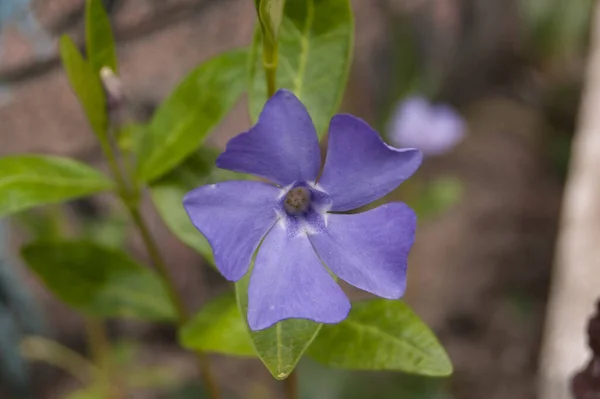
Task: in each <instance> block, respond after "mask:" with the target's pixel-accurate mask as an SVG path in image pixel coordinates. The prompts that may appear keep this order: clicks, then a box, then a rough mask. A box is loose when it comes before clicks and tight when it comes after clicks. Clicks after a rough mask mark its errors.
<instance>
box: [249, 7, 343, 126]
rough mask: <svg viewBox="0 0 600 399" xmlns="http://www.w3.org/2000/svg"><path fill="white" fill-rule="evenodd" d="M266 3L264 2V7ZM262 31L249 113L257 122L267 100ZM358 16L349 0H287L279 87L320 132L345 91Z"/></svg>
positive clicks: (252, 63) (281, 34) (252, 73)
mask: <svg viewBox="0 0 600 399" xmlns="http://www.w3.org/2000/svg"><path fill="white" fill-rule="evenodd" d="M259 8H262V2H261V6H260V7H259ZM262 40H263V39H262V36H261V35H260V34H256V35H255V38H254V43H253V46H252V53H251V56H250V61H249V62H250V87H249V88H248V95H249V106H250V115H251V116H252V119H253V120H254V121H255V120H256V119H257V118H258V115H259V113H260V111H261V110H262V108H263V105H264V103H265V101H266V100H267V88H266V82H265V74H264V71H263V69H262V68H263V64H262V51H263V45H262ZM353 40H354V20H353V16H352V11H351V9H350V4H349V1H348V0H319V1H316V0H307V1H287V2H285V7H284V15H283V20H282V23H281V26H280V28H279V40H278V47H279V57H278V58H279V67H278V69H277V86H278V88H286V89H289V90H291V91H293V92H294V93H295V94H296V96H298V98H299V99H300V100H301V101H302V102H303V103H304V105H306V107H307V108H308V111H309V113H310V115H311V117H312V119H313V121H314V123H315V126H316V128H317V133H318V134H319V135H320V136H321V135H322V134H324V133H325V131H326V130H327V126H328V124H329V120H330V119H331V117H332V116H333V115H334V114H335V113H336V111H337V109H338V107H339V104H340V102H341V99H342V95H343V93H344V88H345V85H346V80H347V78H348V70H349V68H350V62H351V57H352V46H353Z"/></svg>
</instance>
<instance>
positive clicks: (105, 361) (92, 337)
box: [85, 317, 120, 399]
mask: <svg viewBox="0 0 600 399" xmlns="http://www.w3.org/2000/svg"><path fill="white" fill-rule="evenodd" d="M85 329H86V332H87V336H88V345H89V350H90V355H91V357H92V359H93V361H94V364H95V366H96V368H97V370H98V372H97V376H96V382H97V383H98V384H99V386H100V388H101V390H102V392H104V393H105V394H106V397H107V398H111V399H117V398H120V395H119V393H118V392H117V391H116V390H115V389H114V387H113V383H112V381H113V378H112V373H111V365H110V358H109V354H110V341H109V340H108V336H107V333H106V325H105V324H104V322H103V321H102V320H100V319H98V318H95V317H86V319H85Z"/></svg>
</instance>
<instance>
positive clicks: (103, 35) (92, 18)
mask: <svg viewBox="0 0 600 399" xmlns="http://www.w3.org/2000/svg"><path fill="white" fill-rule="evenodd" d="M85 42H86V48H87V58H88V60H89V63H90V64H91V66H92V68H93V70H94V72H95V73H96V74H99V73H100V69H102V67H109V68H110V69H111V70H112V71H113V72H115V73H117V72H118V66H117V52H116V49H115V39H114V36H113V31H112V28H111V24H110V19H109V17H108V15H107V13H106V11H105V10H104V6H103V5H102V0H87V2H86V7H85Z"/></svg>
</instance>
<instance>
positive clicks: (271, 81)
mask: <svg viewBox="0 0 600 399" xmlns="http://www.w3.org/2000/svg"><path fill="white" fill-rule="evenodd" d="M278 52H279V49H278V46H277V43H276V42H274V43H273V42H270V41H269V40H266V39H265V41H264V45H263V68H264V70H265V77H266V81H267V96H268V97H269V98H271V96H273V94H275V91H276V90H277V65H278Z"/></svg>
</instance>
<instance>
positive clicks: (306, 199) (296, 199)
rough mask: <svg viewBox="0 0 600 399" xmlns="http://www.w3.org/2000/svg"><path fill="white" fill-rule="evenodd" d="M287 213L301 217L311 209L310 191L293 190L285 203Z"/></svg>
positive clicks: (302, 189) (303, 188)
mask: <svg viewBox="0 0 600 399" xmlns="http://www.w3.org/2000/svg"><path fill="white" fill-rule="evenodd" d="M283 207H284V209H285V211H286V212H287V213H289V214H291V215H300V214H302V213H304V212H306V211H308V208H309V207H310V191H309V190H308V189H307V188H306V187H296V188H293V189H291V190H290V191H289V192H288V193H287V194H286V196H285V201H283Z"/></svg>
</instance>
